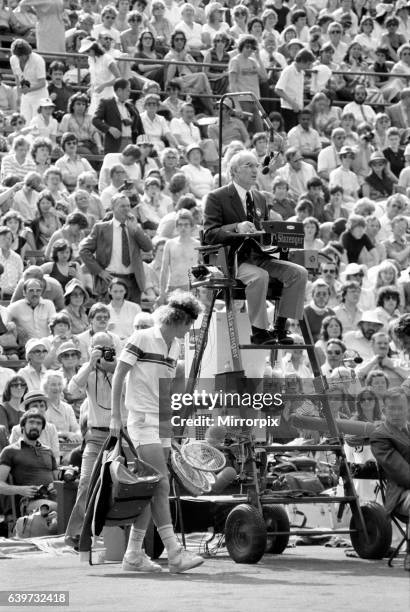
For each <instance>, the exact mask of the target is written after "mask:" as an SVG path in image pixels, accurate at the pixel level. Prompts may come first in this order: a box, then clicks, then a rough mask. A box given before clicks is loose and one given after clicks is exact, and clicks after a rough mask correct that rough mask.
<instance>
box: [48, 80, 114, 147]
mask: <svg viewBox="0 0 410 612" xmlns="http://www.w3.org/2000/svg"><path fill="white" fill-rule="evenodd" d="M89 106H90V98H89V97H88V96H87V94H85V93H83V92H80V91H77V92H76V93H75V94H74V95H72V96H71V98H70V99H69V101H68V107H67V113H66V114H65V115H64V116H63V118H62V120H61V123H60V125H59V128H58V132H59V135H61V136H62V135H63V134H66V133H67V132H69V133H70V134H74V136H75V137H76V138H77V141H78V144H77V153H79V154H81V155H90V154H92V155H97V154H98V153H102V152H103V150H104V148H103V146H102V141H101V135H100V133H99V131H98V130H97V129H96V128H95V127H94V125H93V123H92V117H91V115H89V114H88V112H87V111H88V108H89Z"/></svg>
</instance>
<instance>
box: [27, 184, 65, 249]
mask: <svg viewBox="0 0 410 612" xmlns="http://www.w3.org/2000/svg"><path fill="white" fill-rule="evenodd" d="M60 227H61V221H60V217H59V214H58V211H57V210H56V202H55V200H54V198H53V196H52V195H51V193H50V192H49V191H48V189H44V190H43V191H42V192H41V193H40V195H39V199H38V200H37V215H36V218H35V219H34V221H32V222H31V229H32V230H33V234H34V240H35V242H36V247H37V249H38V250H43V249H45V248H46V247H47V245H48V242H49V240H50V238H51V236H52V235H53V234H54V232H55V231H57V230H58V229H59V228H60Z"/></svg>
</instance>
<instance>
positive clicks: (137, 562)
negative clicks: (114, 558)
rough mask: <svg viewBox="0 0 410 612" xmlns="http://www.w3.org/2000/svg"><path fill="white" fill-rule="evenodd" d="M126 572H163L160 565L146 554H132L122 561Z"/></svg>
mask: <svg viewBox="0 0 410 612" xmlns="http://www.w3.org/2000/svg"><path fill="white" fill-rule="evenodd" d="M122 569H123V570H124V572H150V573H158V572H162V567H161V566H160V565H158V563H154V562H153V561H151V559H150V558H149V557H147V555H146V554H145V553H144V552H142V551H141V552H139V553H130V554H128V555H125V556H124V559H123V560H122Z"/></svg>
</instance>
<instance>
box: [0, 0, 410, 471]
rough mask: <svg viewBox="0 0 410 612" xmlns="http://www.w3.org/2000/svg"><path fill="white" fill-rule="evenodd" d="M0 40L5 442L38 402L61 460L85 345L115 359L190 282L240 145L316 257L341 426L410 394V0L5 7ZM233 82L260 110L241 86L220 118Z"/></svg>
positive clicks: (75, 2)
mask: <svg viewBox="0 0 410 612" xmlns="http://www.w3.org/2000/svg"><path fill="white" fill-rule="evenodd" d="M0 34H1V35H2V36H4V41H3V43H2V48H0V62H1V70H0V72H1V78H0V161H1V166H0V214H1V220H0V298H1V300H2V301H1V306H0V359H1V360H3V361H2V363H3V365H4V366H5V367H0V398H2V402H1V405H0V426H1V427H3V428H4V432H5V434H6V438H7V439H9V440H10V442H13V441H15V440H16V436H18V427H17V429H16V426H17V425H18V423H19V420H20V418H21V416H22V414H23V412H24V409H25V407H26V403H25V399H24V398H25V396H26V394H27V393H29V394H30V393H32V392H36V393H43V394H44V397H43V396H42V397H43V400H44V401H43V400H42V402H43V404H44V406H42V407H41V408H42V409H44V410H43V412H44V415H45V418H46V420H47V426H46V427H45V428H43V430H42V433H41V438H40V439H41V441H42V442H43V443H45V444H47V445H48V446H50V447H51V449H52V451H53V453H54V455H55V457H56V460H57V461H59V459H60V451H59V447H58V444H59V439H60V442H61V440H70V441H72V442H78V441H80V440H81V436H82V434H84V432H85V431H86V429H87V424H86V422H87V410H86V409H85V408H84V406H86V405H87V401H88V402H89V401H90V399H89V398H88V400H86V401H85V402H84V400H85V398H86V396H87V388H86V387H87V384H88V385H89V380H88V377H87V375H86V376H84V375H83V374H82V375H81V376H78V372H80V373H82V372H83V368H84V367H85V364H88V363H89V361H90V359H91V360H94V361H97V359H98V357H101V355H100V354H98V355H95V354H94V353H95V346H96V345H95V343H94V344H93V337H94V336H95V335H96V334H100V333H102V334H103V335H104V338H103V339H104V341H105V343H108V345H109V346H111V347H113V348H114V349H115V351H116V354H117V355H118V354H119V353H120V351H121V348H122V347H123V346H124V343H125V340H126V339H127V338H129V337H130V335H131V334H132V333H133V330H134V329H138V328H141V327H146V326H149V325H151V324H152V321H151V320H150V314H149V313H152V312H153V311H154V310H155V309H156V307H157V306H159V305H161V304H164V303H165V302H166V300H167V295H168V294H169V293H170V292H171V291H173V290H175V289H182V290H187V289H189V270H190V268H191V266H192V265H195V264H196V263H197V262H198V251H197V249H196V247H197V246H198V244H199V236H200V229H201V224H202V220H203V209H204V202H205V199H206V196H207V194H208V193H209V192H210V191H211V190H212V189H214V188H216V187H217V186H218V185H219V184H222V185H223V184H227V183H228V182H229V181H230V176H229V162H230V159H231V158H232V156H233V155H234V154H235V153H237V152H238V151H241V150H246V149H247V150H249V151H250V152H252V154H253V155H254V156H255V157H256V159H257V160H258V163H259V171H258V177H257V181H256V184H255V189H258V190H259V191H261V192H262V194H263V195H264V196H265V199H266V201H267V204H268V206H269V211H270V216H271V219H273V220H279V221H280V220H283V221H288V220H289V221H295V222H300V223H303V227H304V233H305V244H304V248H305V251H307V252H314V253H316V254H317V255H318V261H319V263H318V265H317V267H316V269H314V270H310V281H309V283H308V287H307V292H306V296H305V303H306V305H305V314H306V316H307V320H308V322H309V324H310V328H311V331H312V335H313V338H314V341H315V343H316V347H317V355H318V359H319V362H320V364H321V367H322V372H323V373H324V374H325V375H326V376H327V377H329V379H331V378H332V377H333V378H334V377H335V376H339V377H342V378H343V376H344V375H345V373H346V371H347V373H348V377H350V378H354V380H355V384H356V383H357V384H359V385H360V389H361V391H360V393H359V395H358V397H357V403H356V404H355V403H354V401H353V404H352V402H351V401H349V402H343V401H339V399H337V400H334V401H333V404H334V407H335V415H336V416H340V417H341V418H354V419H358V420H370V421H376V420H378V419H380V416H381V410H382V408H383V402H384V398H385V396H386V393H387V392H388V389H389V387H397V386H400V385H402V386H403V388H404V389H405V390H406V391H408V390H409V389H410V385H409V384H408V380H409V375H410V354H409V346H408V345H406V343H405V342H404V343H403V338H399V337H398V336H396V335H395V333H394V331H393V330H394V328H395V326H396V324H397V321H398V320H399V318H400V317H402V316H403V315H405V314H406V313H407V312H409V306H410V277H409V274H410V226H409V220H410V199H409V198H410V3H406V2H405V0H398V1H394V2H387V0H386V2H385V3H379V2H377V1H376V0H292V1H290V2H289V3H287V2H283V1H282V0H265V2H262V1H260V0H226V2H222V3H220V2H209V3H205V2H204V3H203V2H201V0H192V1H191V2H187V3H185V2H183V1H182V2H176V1H175V0H152V1H151V0H116V1H114V0H113V1H112V2H109V1H107V0H20V1H18V0H0ZM7 41H9V42H8V43H7ZM66 54H67V55H66ZM237 92H251V93H252V94H253V95H254V96H255V97H256V98H257V99H258V100H260V102H261V105H262V107H263V111H264V112H263V113H262V112H261V111H260V110H259V109H258V108H259V107H258V108H257V107H256V106H255V103H254V102H253V99H252V98H251V97H250V96H249V95H248V96H246V95H243V96H229V95H228V96H227V97H226V98H224V101H223V103H222V108H220V106H221V104H220V97H221V96H222V95H223V94H233V93H237ZM265 116H268V117H269V120H270V122H271V125H272V126H273V130H271V131H269V130H267V129H266V122H265V119H264V117H265ZM220 121H221V122H222V126H221V128H222V129H221V134H222V138H221V142H220V140H219V128H220V125H219V122H220ZM219 156H220V157H221V158H222V166H221V167H222V171H221V176H219V174H218V159H219ZM199 298H200V299H201V301H202V302H203V303H204V304H205V303H207V300H208V296H207V295H206V291H200V295H199ZM290 329H291V331H292V332H294V333H296V334H297V333H300V330H299V329H298V322H297V321H293V322H292V321H291V322H290ZM92 355H93V357H92ZM355 358H356V360H355ZM357 358H359V359H357ZM8 361H10V364H9V365H12V366H13V367H14V368H15V369H17V371H13V369H12V368H8V367H7V365H8ZM286 363H288V364H289V361H287V362H286V359H285V360H284V364H286ZM293 363H294V368H293V370H294V374H295V375H296V376H298V375H299V377H300V379H306V378H309V377H310V376H312V373H311V370H310V365H309V363H308V362H307V361H306V360H305V359H304V358H302V359H294V360H293ZM16 364H17V366H18V365H20V366H21V367H20V368H18V367H17V366H16ZM284 367H285V365H284ZM110 375H111V374H110ZM107 380H108V379H107ZM91 391H92V390H91ZM91 391H90V392H91ZM346 393H347V391H346ZM44 398H45V399H44ZM338 402H339V404H338ZM369 403H371V404H372V407H373V410H369V409H368V407H369ZM336 404H337V405H336ZM80 425H81V427H80ZM105 426H108V423H105ZM97 429H98V428H97ZM0 439H1V438H0Z"/></svg>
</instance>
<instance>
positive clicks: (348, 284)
mask: <svg viewBox="0 0 410 612" xmlns="http://www.w3.org/2000/svg"><path fill="white" fill-rule="evenodd" d="M349 289H359V290H360V284H359V283H358V282H357V281H354V280H351V281H346V282H344V283H343V285H342V287H341V290H340V299H341V302H342V304H344V303H345V300H346V293H347V292H348V290H349Z"/></svg>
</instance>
